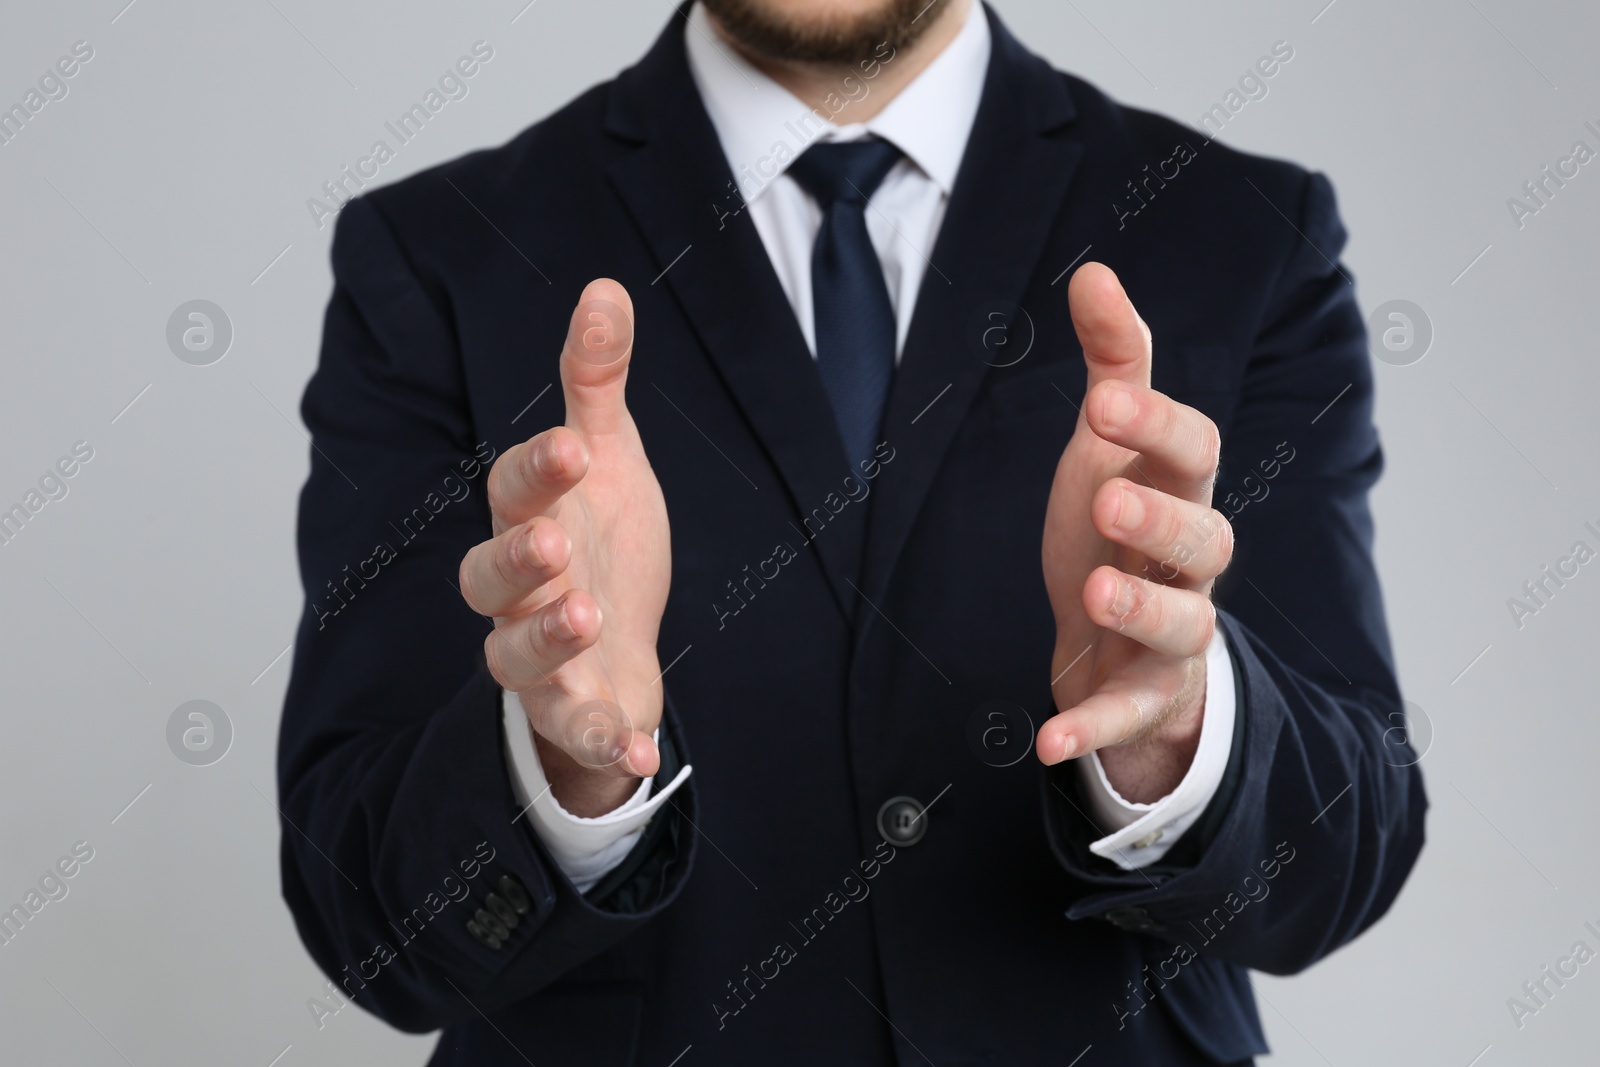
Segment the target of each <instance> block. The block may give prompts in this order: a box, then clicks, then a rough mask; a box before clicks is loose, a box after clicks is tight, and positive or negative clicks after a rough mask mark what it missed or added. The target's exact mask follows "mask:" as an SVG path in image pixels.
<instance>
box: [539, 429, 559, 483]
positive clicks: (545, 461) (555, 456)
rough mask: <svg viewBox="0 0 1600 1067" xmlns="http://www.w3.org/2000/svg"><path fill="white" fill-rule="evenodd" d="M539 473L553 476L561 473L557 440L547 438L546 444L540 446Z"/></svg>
mask: <svg viewBox="0 0 1600 1067" xmlns="http://www.w3.org/2000/svg"><path fill="white" fill-rule="evenodd" d="M538 463H539V473H540V474H543V475H546V476H553V475H556V474H559V473H561V456H560V454H559V453H558V452H557V451H556V439H555V438H554V437H547V438H545V440H544V444H542V445H540V446H539V458H538Z"/></svg>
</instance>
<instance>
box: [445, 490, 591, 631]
mask: <svg viewBox="0 0 1600 1067" xmlns="http://www.w3.org/2000/svg"><path fill="white" fill-rule="evenodd" d="M571 559H572V539H571V538H570V537H568V536H567V531H566V530H564V529H562V528H561V524H560V523H559V522H557V521H556V520H554V519H550V518H545V517H544V516H542V515H539V516H535V517H534V518H532V519H530V520H528V521H527V522H525V523H521V524H519V525H517V526H513V527H511V529H509V530H506V531H505V532H504V533H502V534H500V535H499V536H498V537H495V538H493V539H492V540H489V541H484V542H483V543H482V544H478V545H474V546H473V548H472V550H471V551H470V552H468V553H467V554H466V556H465V557H464V558H463V559H462V560H461V595H462V596H463V597H464V598H466V601H467V603H468V605H470V606H471V608H472V610H473V611H476V612H477V613H478V614H479V615H492V616H498V615H510V614H512V613H513V612H515V611H516V610H517V609H518V608H520V607H521V606H522V605H523V604H524V602H525V601H526V600H527V599H528V597H529V595H531V594H532V593H533V592H534V591H535V590H537V589H538V588H539V587H540V586H542V585H544V584H545V583H546V582H548V581H549V580H550V579H552V578H555V577H557V576H558V575H560V574H561V573H562V572H563V571H565V570H566V569H567V564H568V563H569V562H570V561H571Z"/></svg>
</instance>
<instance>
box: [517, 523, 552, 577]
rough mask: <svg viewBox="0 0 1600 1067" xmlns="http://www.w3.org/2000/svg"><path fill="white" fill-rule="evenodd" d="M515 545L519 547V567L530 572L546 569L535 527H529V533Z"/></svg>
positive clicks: (518, 539)
mask: <svg viewBox="0 0 1600 1067" xmlns="http://www.w3.org/2000/svg"><path fill="white" fill-rule="evenodd" d="M515 544H516V546H517V559H516V563H517V565H518V566H520V567H522V568H523V569H524V570H529V571H537V570H543V569H544V565H545V559H544V552H543V551H541V550H540V548H539V537H538V535H537V534H536V533H535V528H534V527H532V526H530V527H528V530H527V532H526V533H524V534H523V535H522V536H521V537H519V538H517V540H516V542H515Z"/></svg>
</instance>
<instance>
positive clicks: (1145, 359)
mask: <svg viewBox="0 0 1600 1067" xmlns="http://www.w3.org/2000/svg"><path fill="white" fill-rule="evenodd" d="M1067 304H1068V306H1069V307H1070V308H1071V310H1072V326H1073V329H1075V330H1077V332H1078V343H1079V344H1081V345H1083V360H1084V363H1086V364H1087V365H1088V370H1089V380H1088V383H1087V386H1086V388H1085V395H1087V393H1088V390H1090V389H1093V388H1094V387H1095V386H1096V385H1098V384H1099V383H1100V382H1103V381H1119V382H1127V383H1129V384H1130V385H1140V386H1144V387H1146V388H1148V387H1149V385H1150V328H1149V327H1148V326H1146V325H1145V324H1144V320H1143V319H1141V318H1140V317H1139V313H1138V312H1137V311H1135V310H1133V303H1132V301H1130V300H1129V299H1128V294H1127V293H1126V292H1124V291H1123V289H1122V283H1121V282H1119V281H1118V280H1117V276H1116V274H1114V273H1113V272H1112V270H1111V268H1110V267H1108V266H1106V265H1105V264H1103V263H1085V264H1084V265H1083V266H1081V267H1079V268H1078V270H1077V272H1076V273H1075V274H1073V276H1072V281H1070V282H1069V283H1067Z"/></svg>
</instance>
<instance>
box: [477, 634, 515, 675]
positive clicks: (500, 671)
mask: <svg viewBox="0 0 1600 1067" xmlns="http://www.w3.org/2000/svg"><path fill="white" fill-rule="evenodd" d="M483 660H484V662H485V663H486V664H488V667H489V676H490V677H492V678H493V679H494V680H495V681H497V682H499V683H500V685H501V686H502V687H503V688H506V689H510V688H512V681H513V680H512V678H511V675H510V674H509V673H508V672H507V671H506V669H505V653H504V652H503V651H502V650H501V638H500V632H499V631H498V630H491V631H489V634H488V636H486V637H485V638H484V639H483Z"/></svg>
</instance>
